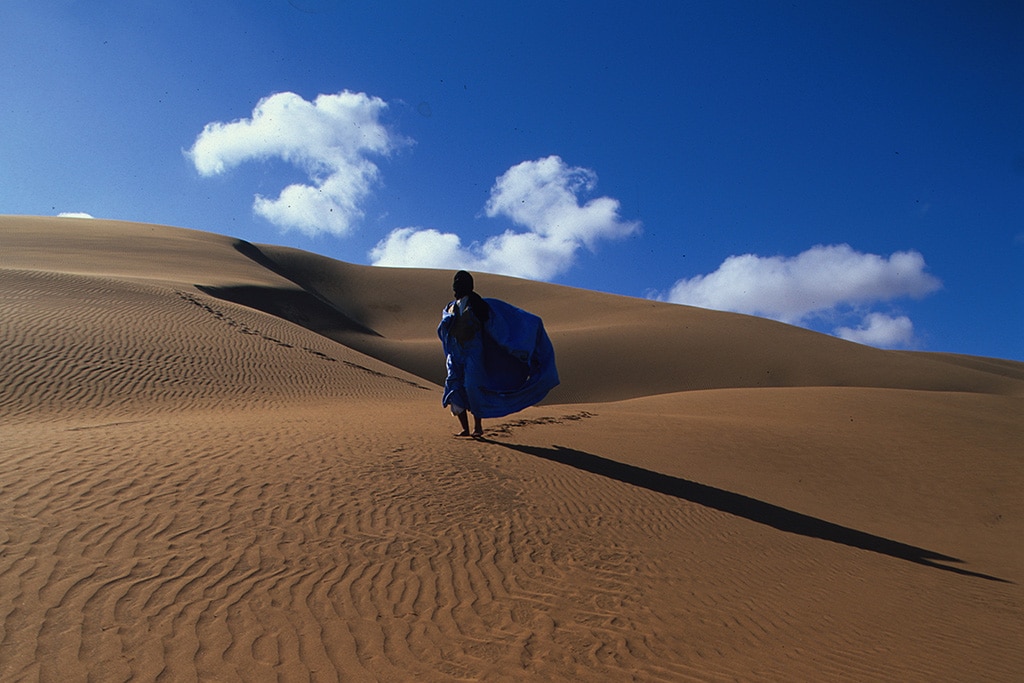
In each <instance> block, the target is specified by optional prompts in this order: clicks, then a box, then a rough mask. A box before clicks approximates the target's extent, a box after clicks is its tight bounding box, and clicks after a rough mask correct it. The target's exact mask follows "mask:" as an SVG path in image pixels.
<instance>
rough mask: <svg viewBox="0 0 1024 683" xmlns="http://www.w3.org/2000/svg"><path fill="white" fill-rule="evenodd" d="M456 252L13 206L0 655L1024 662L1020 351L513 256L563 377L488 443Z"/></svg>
mask: <svg viewBox="0 0 1024 683" xmlns="http://www.w3.org/2000/svg"><path fill="white" fill-rule="evenodd" d="M450 275H451V274H450V273H446V272H434V271H422V270H388V269H373V268H365V267H358V266H352V265H348V264H342V263H338V262H335V261H331V260H329V259H325V258H322V257H318V256H315V255H312V254H307V253H304V252H299V251H296V250H292V249H285V248H280V247H271V246H266V245H261V246H255V245H249V244H246V243H243V242H239V241H237V240H233V239H231V238H228V237H222V236H217V235H210V234H206V233H200V232H195V231H187V230H181V229H175V228H167V227H161V226H150V225H141V224H129V223H117V222H108V221H89V220H74V219H50V218H24V217H0V292H2V297H0V337H2V339H0V377H2V378H3V381H2V383H0V680H4V681H7V680H15V681H16V680H45V681H57V680H59V681H64V680H103V681H117V680H173V681H179V680H296V681H304V680H474V679H486V680H510V681H511V680H524V679H526V680H628V679H630V678H634V679H637V680H671V681H675V680H736V679H740V680H823V679H824V680H831V679H837V678H842V679H845V680H1007V681H1010V680H1015V678H1016V677H1017V676H1018V675H1019V672H1020V671H1022V670H1024V647H1022V646H1024V641H1022V636H1021V633H1022V632H1024V629H1022V625H1024V592H1022V588H1021V584H1022V583H1024V547H1022V546H1021V544H1020V539H1021V538H1022V537H1024V504H1022V503H1021V501H1020V498H1021V497H1020V495H1019V492H1020V491H1021V490H1022V484H1024V453H1022V448H1021V444H1022V443H1024V427H1022V425H1024V421H1022V419H1021V418H1022V417H1024V411H1022V405H1024V404H1022V401H1024V398H1022V393H1024V366H1022V365H1021V364H1020V363H1014V362H1010V361H1002V360H998V359H979V358H970V357H962V356H950V355H945V354H921V353H906V352H884V351H878V350H874V349H869V348H866V347H861V346H857V345H853V344H848V343H845V342H842V341H838V340H835V339H831V338H828V337H823V336H821V335H816V334H813V333H810V332H806V331H804V330H799V329H796V328H791V327H788V326H784V325H779V324H775V323H771V322H767V321H764V320H759V319H755V318H749V317H745V316H736V315H730V314H724V313H716V312H711V311H703V310H699V309H692V308H685V307H676V306H668V305H662V304H657V303H653V302H647V301H640V300H635V299H626V298H622V297H613V296H609V295H603V294H597V293H593V292H584V291H580V290H574V289H569V288H564V287H557V286H552V285H544V284H537V283H531V282H525V281H519V280H511V279H507V278H497V277H488V276H480V277H479V278H478V289H480V290H481V291H482V292H483V293H484V294H485V295H492V296H497V297H499V298H504V299H507V300H509V301H512V302H513V303H516V304H518V305H521V306H523V307H524V308H528V309H530V310H533V311H535V312H537V313H539V314H541V315H542V316H543V317H544V319H545V322H546V324H547V326H548V328H549V331H550V332H551V335H552V337H553V339H554V341H555V345H556V352H557V354H558V360H559V367H560V370H561V373H562V377H563V386H562V387H560V388H559V389H558V390H557V391H556V392H554V394H553V395H552V397H551V400H550V401H549V402H548V403H547V404H546V405H544V406H541V407H538V408H533V409H530V410H528V411H525V412H524V413H522V414H520V415H516V416H512V417H509V418H506V419H505V420H497V421H491V422H489V423H488V424H487V425H486V426H487V427H488V435H487V436H488V438H487V439H486V440H483V441H466V440H459V439H453V438H451V437H450V433H451V430H452V429H453V427H454V425H453V424H452V421H451V418H450V417H448V416H447V415H446V414H445V413H444V411H443V410H441V408H440V406H439V395H438V389H437V387H436V385H435V383H436V382H438V381H439V380H440V374H439V369H440V367H441V359H440V357H439V345H438V343H437V341H436V337H435V336H434V326H435V325H436V322H437V318H438V314H439V312H440V308H441V307H442V306H443V305H444V303H445V301H446V299H447V297H448V286H449V282H450ZM638 350H639V351H638Z"/></svg>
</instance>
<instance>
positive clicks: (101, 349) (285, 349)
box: [0, 269, 432, 421]
mask: <svg viewBox="0 0 1024 683" xmlns="http://www.w3.org/2000/svg"><path fill="white" fill-rule="evenodd" d="M0 291H3V297H2V298H0V377H3V378H4V381H3V383H2V384H0V415H2V416H3V419H4V420H7V421H16V420H19V419H29V418H30V419H32V420H39V419H47V418H48V416H49V417H55V416H61V415H64V416H67V415H77V416H79V417H81V416H83V415H86V414H90V413H92V414H96V415H104V416H107V417H110V416H111V415H113V416H117V415H128V414H131V415H133V416H138V415H140V414H148V413H152V412H155V411H168V410H170V411H181V410H191V409H198V408H206V409H211V408H227V407H232V406H233V407H240V406H246V407H250V408H252V407H260V406H266V405H271V404H273V403H274V402H275V401H280V400H286V401H287V400H302V399H305V398H308V397H315V398H316V400H322V399H325V398H330V397H338V396H351V397H356V396H360V397H366V398H370V397H371V396H377V397H379V398H390V397H401V396H405V395H408V394H410V393H412V394H416V393H422V394H426V393H428V392H429V388H430V387H431V386H432V385H430V384H429V383H428V382H424V381H423V380H420V379H419V378H416V377H414V376H412V375H408V374H407V373H404V372H402V371H399V370H396V369H394V368H392V367H390V366H387V365H385V364H383V363H381V362H379V361H376V360H374V359H372V358H369V357H366V356H363V355H362V354H359V353H356V352H354V351H351V350H349V349H347V348H345V347H344V346H341V345H339V344H336V343H332V342H330V341H328V340H326V339H324V338H323V337H321V336H320V335H317V334H314V333H312V332H310V331H308V330H306V329H304V328H302V327H299V326H296V325H292V324H291V323H288V322H286V321H284V320H282V319H280V318H277V317H274V316H270V315H265V314H262V313H259V312H257V311H253V310H251V309H249V308H246V307H243V306H240V305H237V304H232V303H230V302H225V301H221V300H218V299H215V298H212V297H209V296H207V295H205V294H203V293H201V292H200V291H198V290H196V289H194V288H185V287H180V288H174V287H169V286H163V285H158V284H151V283H146V282H133V281H129V280H123V279H115V278H104V277H100V276H91V275H76V274H66V273H51V272H41V271H27V270H11V269H0ZM368 379H370V380H373V381H367V380H368ZM376 380H380V381H376Z"/></svg>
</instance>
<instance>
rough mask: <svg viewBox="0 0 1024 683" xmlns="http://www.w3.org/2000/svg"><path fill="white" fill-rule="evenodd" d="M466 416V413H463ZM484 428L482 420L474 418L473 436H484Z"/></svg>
mask: <svg viewBox="0 0 1024 683" xmlns="http://www.w3.org/2000/svg"><path fill="white" fill-rule="evenodd" d="M463 415H465V413H463ZM483 435H484V426H483V424H481V422H480V418H479V417H477V416H476V415H474V416H473V436H483Z"/></svg>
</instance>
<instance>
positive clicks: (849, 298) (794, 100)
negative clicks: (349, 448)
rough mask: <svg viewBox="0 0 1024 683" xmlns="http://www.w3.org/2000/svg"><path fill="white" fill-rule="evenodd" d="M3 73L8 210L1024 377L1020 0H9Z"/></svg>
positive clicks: (3, 191)
mask: <svg viewBox="0 0 1024 683" xmlns="http://www.w3.org/2000/svg"><path fill="white" fill-rule="evenodd" d="M0 63H2V64H3V65H4V67H3V68H2V69H0V92H2V93H3V101H2V103H0V213H8V214H35V215H57V214H60V213H85V214H88V215H91V216H95V217H98V218H115V219H123V220H133V221H144V222H154V223H164V224H169V225H179V226H184V227H192V228H197V229H201V230H209V231H212V232H217V233H222V234H228V235H234V236H237V237H241V238H244V239H247V240H250V241H254V242H268V243H274V244H287V245H291V246H296V247H299V248H302V249H307V250H310V251H314V252H317V253H321V254H325V255H328V256H331V257H333V258H338V259H341V260H345V261H349V262H354V263H366V264H370V263H381V264H392V265H419V266H429V267H442V268H452V269H454V268H458V267H469V268H471V269H477V270H490V271H495V272H504V273H509V274H513V275H518V276H524V277H532V278H536V279H543V280H547V281H551V282H557V283H561V284H567V285H572V286H576V287H584V288H588V289H595V290H600V291H606V292H613V293H617V294H625V295H629V296H639V297H651V298H658V299H662V300H666V301H676V302H680V303H692V304H697V305H703V306H708V307H714V308H720V309H723V310H734V311H739V312H745V313H753V314H757V315H763V316H765V317H771V318H774V319H778V320H783V321H785V322H789V323H793V324H798V325H802V326H805V327H809V328H811V329H815V330H818V331H821V332H825V333H828V334H836V335H838V336H844V337H846V338H850V339H854V340H858V341H861V342H865V343H871V344H874V345H877V346H883V347H891V348H909V349H920V350H930V351H950V352H956V353H967V354H975V355H986V356H996V357H1002V358H1012V359H1016V360H1024V275H1022V272H1024V4H1021V3H1016V2H1009V1H1007V2H985V1H980V2H979V1H978V0H973V1H964V2H942V1H941V0H934V1H924V0H921V1H919V2H918V1H915V2H911V1H906V2H883V1H881V0H878V1H871V0H850V1H848V2H847V1H827V0H826V1H814V2H801V1H797V2H771V1H768V0H764V1H750V2H738V1H736V2H729V1H724V2H699V3H697V2H664V3H658V2H643V3H623V2H616V3H611V2H564V3H552V2H517V3H496V2H495V3H490V2H484V3H479V2H472V3H471V2H460V3H456V2H411V1H405V2H387V1H384V2H373V3H370V2H355V1H350V0H291V1H290V2H289V0H237V1H233V2H232V1H229V0H223V1H218V2H209V1H205V0H166V1H164V2H159V1H155V0H153V1H149V2H137V1H133V2H129V1H127V0H124V1H122V2H113V1H109V0H90V1H89V2H85V1H84V0H79V1H74V2H71V1H68V2H60V1H57V0H55V1H51V2H45V3H44V2H38V1H36V0H4V2H3V3H2V4H0ZM83 229H87V226H86V225H85V224H84V223H83ZM439 305H443V302H442V304H439Z"/></svg>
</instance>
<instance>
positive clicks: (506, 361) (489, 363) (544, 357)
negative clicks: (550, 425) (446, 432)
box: [437, 299, 558, 418]
mask: <svg viewBox="0 0 1024 683" xmlns="http://www.w3.org/2000/svg"><path fill="white" fill-rule="evenodd" d="M484 301H485V302H487V305H488V306H489V307H490V313H491V314H490V316H489V318H488V320H487V321H486V322H485V323H484V324H483V325H481V324H480V323H479V321H477V320H476V317H475V316H473V314H472V312H471V311H470V310H468V309H465V307H463V308H464V309H465V310H463V311H461V312H459V306H458V302H457V301H453V302H452V303H451V304H449V305H448V306H447V307H446V308H445V311H444V314H443V315H442V317H441V324H440V325H438V327H437V336H438V337H440V339H441V345H442V346H443V347H444V353H445V362H446V364H447V366H448V376H447V378H446V379H445V383H444V395H443V397H442V399H441V400H442V405H445V406H448V405H453V404H454V405H457V406H460V407H463V408H468V409H469V411H470V412H471V413H473V414H474V415H476V416H477V417H479V418H485V417H486V418H495V417H504V416H506V415H510V414H512V413H515V412H518V411H520V410H522V409H523V408H528V407H529V406H532V405H535V404H537V403H539V402H540V401H541V400H542V399H543V398H544V397H545V396H547V394H548V392H549V391H551V390H552V389H553V388H554V387H556V386H558V370H557V368H556V367H555V350H554V347H552V345H551V340H550V339H549V338H548V335H547V332H545V331H544V323H543V321H542V320H541V319H540V318H539V317H537V316H536V315H534V314H532V313H528V312H526V311H524V310H522V309H521V308H516V307H515V306H513V305H511V304H507V303H505V302H504V301H501V300H500V299H484ZM453 304H454V305H453ZM460 316H463V317H464V316H472V320H471V321H466V320H462V321H460V320H459V318H460ZM467 323H468V328H469V330H470V331H471V332H475V333H472V335H471V336H469V337H468V338H467V334H466V329H467ZM474 328H475V329H474ZM456 332H459V334H456ZM458 337H461V338H462V339H461V340H460V339H459V338H458Z"/></svg>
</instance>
